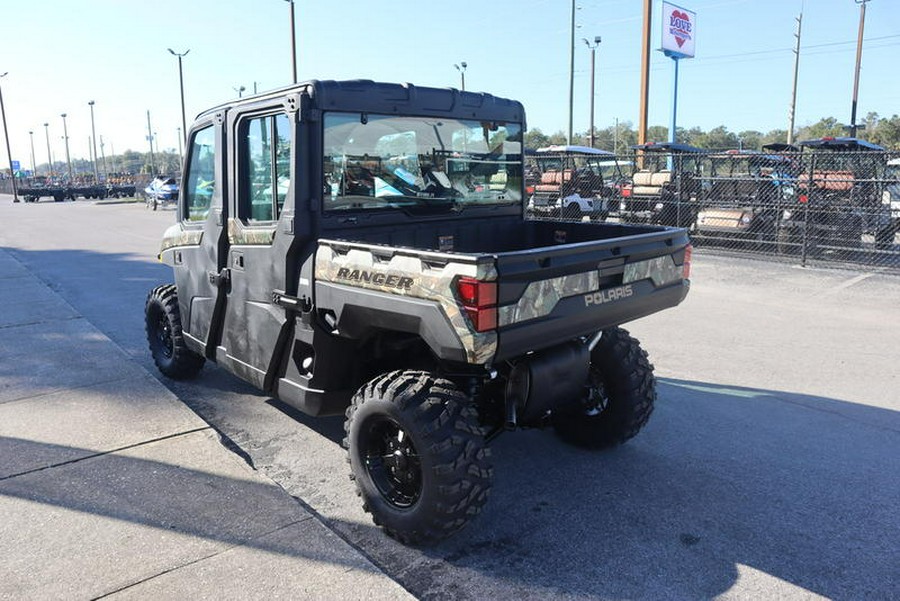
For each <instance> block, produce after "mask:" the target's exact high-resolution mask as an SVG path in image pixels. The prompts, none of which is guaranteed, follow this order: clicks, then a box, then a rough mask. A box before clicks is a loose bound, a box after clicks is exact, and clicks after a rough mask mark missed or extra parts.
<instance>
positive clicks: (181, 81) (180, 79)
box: [169, 48, 191, 134]
mask: <svg viewBox="0 0 900 601" xmlns="http://www.w3.org/2000/svg"><path fill="white" fill-rule="evenodd" d="M190 51H191V49H190V48H188V49H187V50H185V51H184V52H182V53H180V54H179V53H178V52H175V51H174V50H172V49H171V48H169V52H171V53H172V55H173V56H177V57H178V85H179V86H181V129H183V130H184V133H185V134H187V125H186V123H187V121H186V120H185V118H184V73H183V72H182V70H181V59H182V58H183V57H185V56H187V53H188V52H190Z"/></svg>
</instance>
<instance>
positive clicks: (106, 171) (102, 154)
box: [100, 136, 109, 180]
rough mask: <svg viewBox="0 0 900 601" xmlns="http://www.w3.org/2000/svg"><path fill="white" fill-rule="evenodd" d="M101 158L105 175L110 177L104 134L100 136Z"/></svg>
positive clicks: (107, 177) (106, 177)
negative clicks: (104, 146) (104, 147)
mask: <svg viewBox="0 0 900 601" xmlns="http://www.w3.org/2000/svg"><path fill="white" fill-rule="evenodd" d="M100 158H101V159H102V160H103V177H104V178H105V179H107V180H108V179H109V169H107V167H106V151H105V150H103V136H100Z"/></svg>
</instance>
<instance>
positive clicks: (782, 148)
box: [762, 142, 800, 152]
mask: <svg viewBox="0 0 900 601" xmlns="http://www.w3.org/2000/svg"><path fill="white" fill-rule="evenodd" d="M762 149H763V150H771V151H772V152H799V151H800V148H799V147H797V146H794V145H793V144H785V143H784V142H772V143H771V144H763V147H762Z"/></svg>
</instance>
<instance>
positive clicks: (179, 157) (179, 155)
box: [178, 127, 184, 165]
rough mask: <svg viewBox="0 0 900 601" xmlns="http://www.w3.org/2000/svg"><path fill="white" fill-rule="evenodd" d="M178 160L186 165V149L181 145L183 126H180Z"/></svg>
mask: <svg viewBox="0 0 900 601" xmlns="http://www.w3.org/2000/svg"><path fill="white" fill-rule="evenodd" d="M178 162H179V164H180V165H184V150H183V149H182V147H181V128H180V127H179V128H178Z"/></svg>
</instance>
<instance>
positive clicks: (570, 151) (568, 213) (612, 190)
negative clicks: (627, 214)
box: [526, 146, 624, 221]
mask: <svg viewBox="0 0 900 601" xmlns="http://www.w3.org/2000/svg"><path fill="white" fill-rule="evenodd" d="M532 161H533V162H532V170H531V171H530V172H529V171H528V170H526V182H529V181H530V185H529V188H528V190H527V193H528V194H530V198H529V201H528V209H529V211H530V212H531V213H532V214H534V215H535V216H539V217H544V216H546V217H558V216H561V217H563V218H565V219H581V218H582V217H584V216H585V215H587V216H590V217H591V218H595V219H598V220H600V221H603V220H605V219H606V218H607V216H608V215H609V212H610V208H611V207H610V204H611V203H613V202H614V201H615V198H616V197H617V187H616V186H617V184H618V185H621V181H622V179H623V177H624V176H623V175H622V169H621V166H620V164H619V162H618V161H617V160H616V155H615V154H614V153H612V152H609V151H607V150H599V149H597V148H589V147H587V146H547V147H546V148H538V149H537V150H536V151H535V154H534V155H533V156H532ZM535 167H536V169H535Z"/></svg>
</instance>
